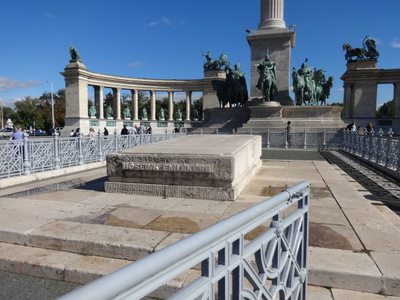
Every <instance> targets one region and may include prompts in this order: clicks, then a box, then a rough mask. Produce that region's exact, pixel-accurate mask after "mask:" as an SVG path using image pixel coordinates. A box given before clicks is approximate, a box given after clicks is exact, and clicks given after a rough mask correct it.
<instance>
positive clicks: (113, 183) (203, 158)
mask: <svg viewBox="0 0 400 300" xmlns="http://www.w3.org/2000/svg"><path fill="white" fill-rule="evenodd" d="M210 145H218V147H212V146H210ZM260 157H261V137H260V136H252V135H231V136H230V135H229V136H227V135H195V136H194V135H193V136H185V137H182V138H179V139H178V140H169V141H164V142H159V143H156V144H149V145H145V146H142V147H136V148H132V149H129V150H125V151H121V152H119V153H113V154H109V155H107V173H108V176H109V181H108V182H106V183H105V190H106V192H109V193H125V194H139V195H152V196H162V197H183V198H196V199H210V200H223V201H234V200H236V198H237V197H238V196H239V194H240V193H241V192H242V190H243V189H244V188H245V187H246V185H247V184H248V182H249V181H250V179H251V178H252V177H253V175H254V174H255V173H256V172H257V170H258V169H259V167H260V166H261V160H260Z"/></svg>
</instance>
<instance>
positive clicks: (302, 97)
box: [292, 59, 333, 105]
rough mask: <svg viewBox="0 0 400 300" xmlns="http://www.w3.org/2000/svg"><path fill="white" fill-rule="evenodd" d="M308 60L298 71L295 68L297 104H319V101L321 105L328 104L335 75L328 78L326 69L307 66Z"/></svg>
mask: <svg viewBox="0 0 400 300" xmlns="http://www.w3.org/2000/svg"><path fill="white" fill-rule="evenodd" d="M306 62H307V59H306V60H305V62H304V63H303V64H302V65H301V69H300V70H298V71H296V68H293V72H292V79H293V92H294V95H295V105H307V104H308V105H318V104H319V102H321V105H326V99H327V98H329V94H330V89H331V88H332V86H333V77H329V78H328V80H326V77H325V74H324V73H325V71H324V70H322V69H319V70H316V69H315V68H314V67H307V65H306Z"/></svg>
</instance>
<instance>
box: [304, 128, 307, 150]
mask: <svg viewBox="0 0 400 300" xmlns="http://www.w3.org/2000/svg"><path fill="white" fill-rule="evenodd" d="M304 149H307V129H304Z"/></svg>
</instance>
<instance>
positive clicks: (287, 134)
mask: <svg viewBox="0 0 400 300" xmlns="http://www.w3.org/2000/svg"><path fill="white" fill-rule="evenodd" d="M288 139H289V132H288V130H287V129H286V130H285V149H287V148H289V141H288Z"/></svg>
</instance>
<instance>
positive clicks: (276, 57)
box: [246, 28, 295, 105]
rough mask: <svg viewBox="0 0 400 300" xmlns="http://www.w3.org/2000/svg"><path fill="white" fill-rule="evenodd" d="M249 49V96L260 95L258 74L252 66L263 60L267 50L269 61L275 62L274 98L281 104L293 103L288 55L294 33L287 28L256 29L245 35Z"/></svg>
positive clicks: (293, 40) (292, 44)
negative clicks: (275, 88) (290, 90)
mask: <svg viewBox="0 0 400 300" xmlns="http://www.w3.org/2000/svg"><path fill="white" fill-rule="evenodd" d="M246 38H247V42H248V43H249V45H250V50H251V78H250V95H251V97H262V93H261V91H260V90H259V89H258V88H256V85H257V82H258V79H259V77H260V75H259V74H258V72H257V69H256V68H254V67H253V66H254V65H255V64H257V63H259V62H261V61H263V60H264V58H265V54H266V52H267V50H268V53H269V56H270V59H271V61H273V62H275V64H276V77H277V86H278V94H277V95H274V100H276V101H278V102H279V103H280V104H281V105H293V101H292V99H291V98H290V96H289V79H290V74H289V73H290V56H291V49H292V48H293V47H294V44H295V33H294V32H288V30H287V29H285V28H284V29H280V30H277V29H276V30H256V31H254V34H253V35H248V36H246Z"/></svg>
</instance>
